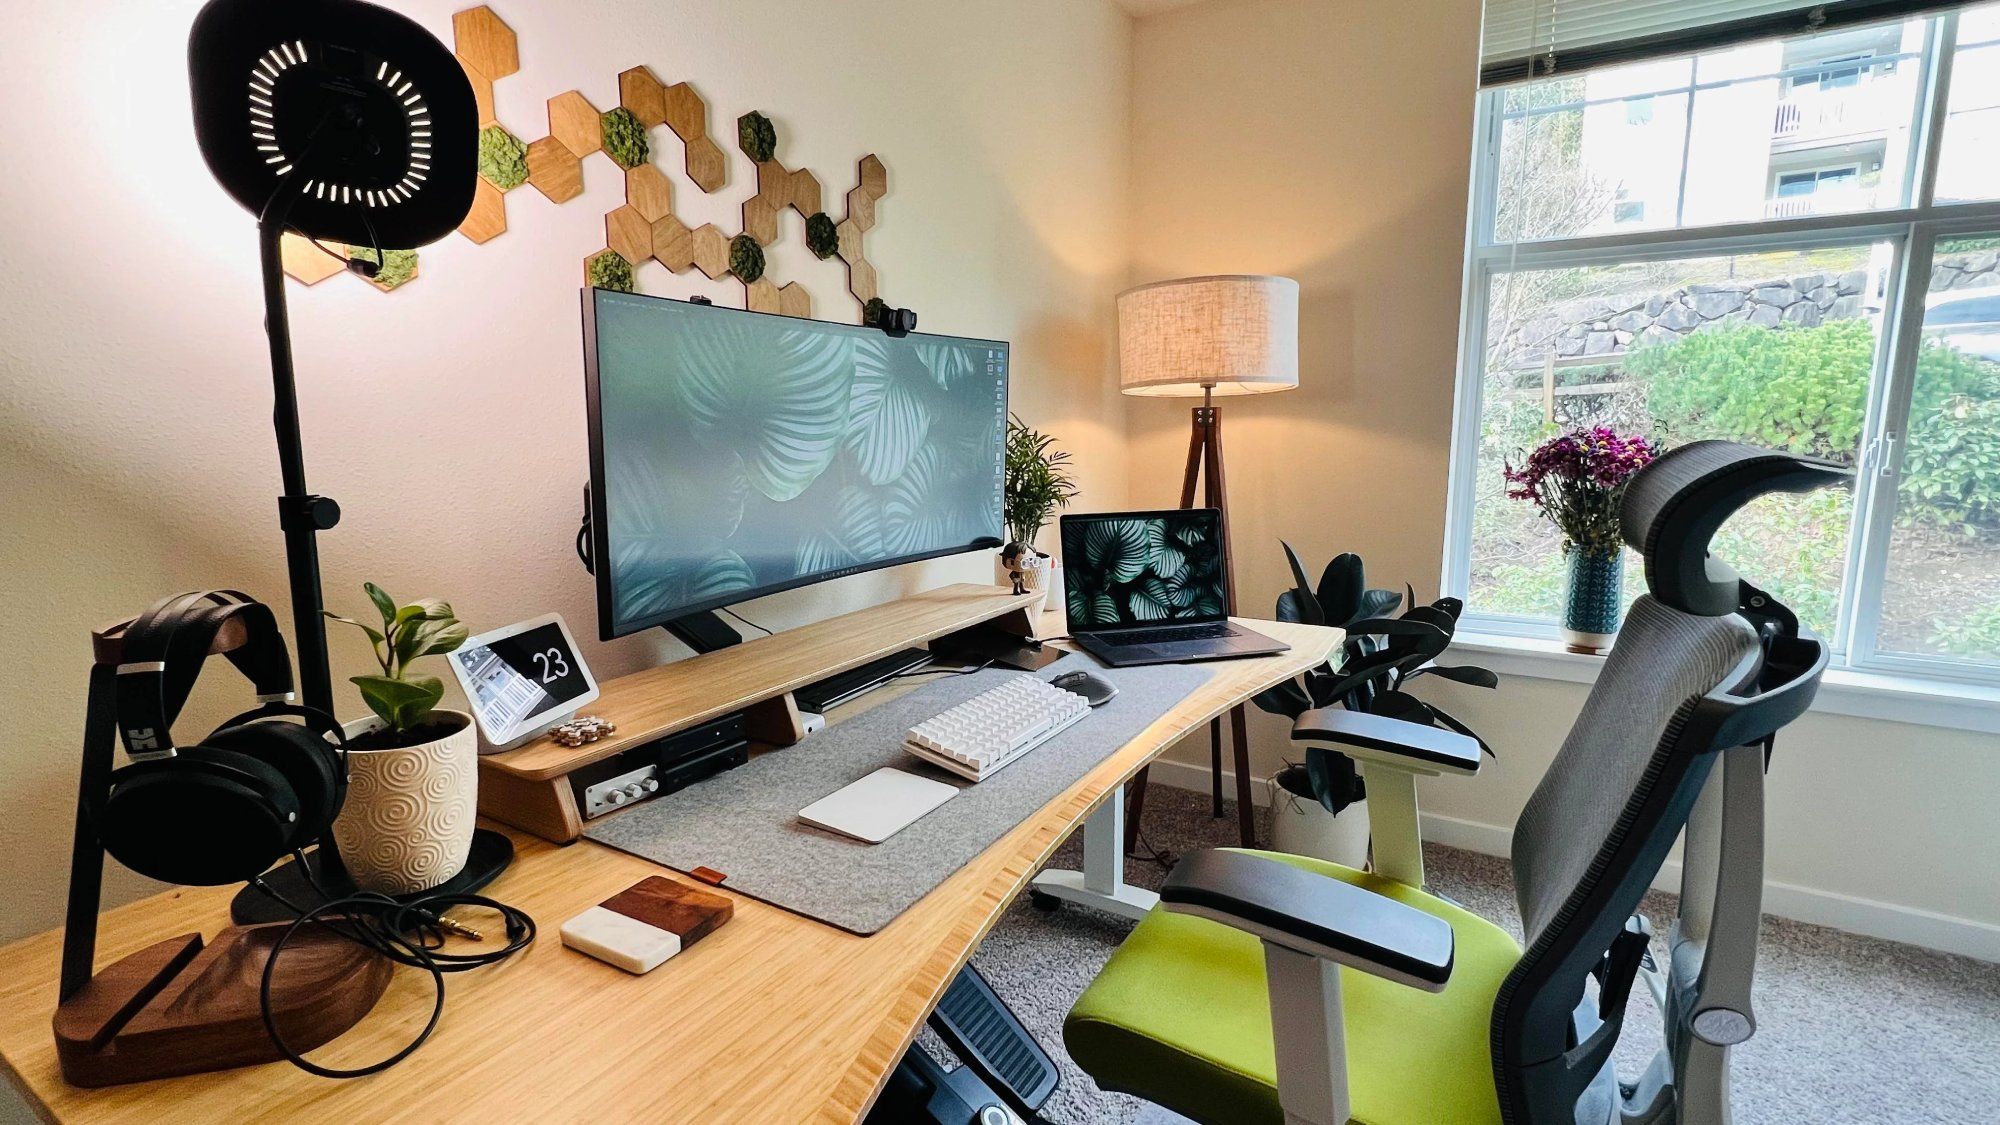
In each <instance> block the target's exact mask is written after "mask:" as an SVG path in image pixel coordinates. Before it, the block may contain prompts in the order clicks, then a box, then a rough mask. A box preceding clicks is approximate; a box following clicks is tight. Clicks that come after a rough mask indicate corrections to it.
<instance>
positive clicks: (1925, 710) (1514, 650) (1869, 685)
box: [1451, 632, 2000, 734]
mask: <svg viewBox="0 0 2000 1125" xmlns="http://www.w3.org/2000/svg"><path fill="white" fill-rule="evenodd" d="M1451 647H1452V649H1453V651H1457V652H1464V653H1468V654H1471V653H1476V654H1478V656H1479V658H1480V659H1479V661H1478V663H1479V664H1480V665H1481V666H1483V667H1486V668H1490V669H1492V670H1493V671H1495V672H1498V673H1500V674H1501V675H1512V676H1527V677H1530V678H1533V679H1539V680H1563V681H1567V682H1569V683H1573V684H1588V683H1595V682H1596V681H1597V671H1598V669H1599V668H1601V667H1603V665H1604V658H1603V657H1601V656H1590V655H1586V654H1583V653H1576V652H1570V651H1569V650H1567V649H1566V648H1564V647H1563V645H1562V642H1560V641H1554V640H1547V639H1543V638H1535V637H1509V636H1504V635H1496V634H1492V633H1468V632H1461V633H1459V634H1458V635H1457V636H1456V637H1455V638H1453V640H1452V645H1451ZM1812 709H1813V710H1814V711H1815V712H1818V713H1820V714H1824V715H1851V716H1854V717H1857V718H1864V719H1882V720H1886V721H1888V722H1896V723H1910V724H1913V725H1915V726H1925V727H1942V728H1944V729H1946V730H1964V731H1979V732H1982V733H1986V734H2000V688H1995V687H1989V686H1986V685H1983V684H1967V683H1948V682H1944V681H1940V680H1930V679H1921V678H1918V677H1914V676H1890V675H1884V674H1883V673H1880V672H1858V671H1854V670H1852V669H1847V668H1832V669H1829V670H1828V671H1827V673H1826V678H1825V679H1824V680H1823V681H1821V683H1820V689H1819V695H1818V697H1817V698H1815V699H1814V700H1813V705H1812Z"/></svg>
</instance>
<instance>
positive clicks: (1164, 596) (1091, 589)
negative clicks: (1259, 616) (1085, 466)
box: [1062, 508, 1291, 667]
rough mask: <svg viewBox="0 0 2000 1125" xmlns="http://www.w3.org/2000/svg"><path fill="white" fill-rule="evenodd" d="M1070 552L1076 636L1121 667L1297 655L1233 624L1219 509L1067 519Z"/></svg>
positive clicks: (1068, 576) (1067, 566)
mask: <svg viewBox="0 0 2000 1125" xmlns="http://www.w3.org/2000/svg"><path fill="white" fill-rule="evenodd" d="M1062 550H1063V574H1064V576H1065V577H1064V583H1065V603H1066V604H1065V608H1066V609H1067V610H1068V613H1069V635H1070V638H1071V639H1072V640H1074V641H1075V642H1076V643H1077V646H1078V647H1079V648H1081V649H1083V650H1084V651H1085V652H1088V653H1089V654H1090V655H1092V656H1095V657H1096V658H1097V659H1099V660H1101V661H1103V662H1104V663H1106V664H1109V665H1111V666H1113V667H1121V666H1130V665H1134V664H1179V663H1184V662H1187V661H1194V660H1227V659H1229V658H1230V657H1236V656H1265V655H1269V654H1270V653H1274V652H1284V651H1285V650H1286V649H1287V648H1289V647H1291V646H1289V645H1286V644H1284V643H1283V642H1281V641H1274V640H1272V639H1271V638H1269V637H1267V636H1264V635H1263V634H1262V633H1255V632H1252V631H1250V630H1249V629H1245V628H1243V627H1242V626H1241V625H1236V624H1233V623H1231V622H1230V620H1229V614H1228V610H1227V599H1226V598H1225V597H1224V595H1223V581H1224V575H1225V573H1226V572H1225V567H1226V565H1227V561H1226V560H1227V556H1226V553H1225V552H1226V547H1225V545H1224V543H1223V541H1222V513H1221V512H1220V511H1218V510H1217V509H1215V508H1179V509H1174V510H1171V511H1164V512H1103V513H1099V514H1095V515H1083V516H1064V517H1063V518H1062Z"/></svg>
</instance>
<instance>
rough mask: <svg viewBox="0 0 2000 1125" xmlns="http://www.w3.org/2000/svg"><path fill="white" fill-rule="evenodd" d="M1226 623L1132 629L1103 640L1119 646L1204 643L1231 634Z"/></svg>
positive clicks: (1213, 622) (1113, 634)
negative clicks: (1183, 642)
mask: <svg viewBox="0 0 2000 1125" xmlns="http://www.w3.org/2000/svg"><path fill="white" fill-rule="evenodd" d="M1233 632H1234V630H1232V629H1231V628H1230V627H1229V623H1228V622H1226V621H1211V622H1208V623H1206V624H1201V625H1163V626H1161V627H1159V628H1157V629H1134V630H1132V631H1131V632H1123V631H1120V632H1117V633H1112V634H1108V635H1106V636H1105V638H1104V639H1105V640H1107V641H1110V642H1112V643H1114V644H1119V645H1163V644H1171V643H1173V642H1174V641H1206V640H1213V639H1214V638H1216V637H1227V636H1229V635H1231V633H1233Z"/></svg>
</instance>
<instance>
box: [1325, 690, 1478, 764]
mask: <svg viewBox="0 0 2000 1125" xmlns="http://www.w3.org/2000/svg"><path fill="white" fill-rule="evenodd" d="M1292 741H1293V742H1326V743H1331V744H1332V745H1334V746H1336V747H1338V748H1339V749H1340V751H1341V753H1343V754H1346V755H1348V756H1349V757H1352V758H1359V759H1361V760H1363V761H1371V762H1380V763H1382V764H1383V765H1386V766H1396V767H1398V768H1401V769H1406V770H1415V771H1417V772H1420V773H1432V774H1436V773H1453V774H1463V775H1471V774H1475V773H1478V772H1479V742H1478V740H1476V739H1471V738H1467V737H1466V736H1464V735H1462V734H1459V733H1458V732H1456V731H1449V730H1444V729H1442V728H1439V727H1427V726H1424V725H1423V724H1421V723H1412V722H1409V721H1407V720H1404V719H1392V718H1389V717H1388V716H1386V715H1370V714H1367V713H1366V712H1363V711H1350V710H1348V709H1347V708H1345V707H1318V708H1315V709H1313V710H1311V711H1307V712H1305V713H1304V714H1302V715H1300V716H1299V717H1298V718H1297V719H1295V720H1293V722H1292Z"/></svg>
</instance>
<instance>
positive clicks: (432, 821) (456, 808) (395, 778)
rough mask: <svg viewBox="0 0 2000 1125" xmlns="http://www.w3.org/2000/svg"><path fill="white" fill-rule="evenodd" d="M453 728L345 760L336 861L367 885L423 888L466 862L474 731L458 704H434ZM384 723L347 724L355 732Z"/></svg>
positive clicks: (474, 803) (475, 770)
mask: <svg viewBox="0 0 2000 1125" xmlns="http://www.w3.org/2000/svg"><path fill="white" fill-rule="evenodd" d="M432 714H434V715H436V716H437V717H439V718H441V719H447V720H453V721H456V722H457V723H458V729H457V730H456V731H454V732H452V733H451V734H448V735H446V736H445V737H443V738H440V739H438V740H436V741H435V742H426V743H424V744H422V745H420V746H406V747H399V748H397V749H394V750H356V751H354V752H352V753H350V754H349V755H348V760H347V771H348V774H347V802H346V804H344V805H342V806H341V809H340V815H339V816H337V817H335V818H334V821H333V839H334V842H335V843H336V844H338V845H339V846H340V861H341V863H343V864H345V865H346V867H347V873H348V874H349V875H351V876H353V877H354V885H355V886H357V887H359V888H361V889H362V890H364V891H375V892H377V893H380V894H389V895H400V894H410V893H413V892H415V891H427V890H429V889H431V888H432V887H435V886H438V885H439V884H441V883H443V882H445V881H446V880H448V879H450V878H452V877H453V876H454V875H457V874H458V873H459V872H460V871H462V870H464V868H465V857H466V855H467V854H468V853H469V852H470V851H471V850H472V830H473V827H474V824H475V822H476V821H477V819H478V816H479V734H478V732H477V730H476V729H475V728H474V727H473V725H472V716H470V715H467V714H466V713H464V712H463V711H435V712H432ZM381 726H382V720H381V719H379V718H375V717H373V716H371V717H369V718H366V719H357V720H355V721H354V722H351V723H348V724H347V725H346V726H345V728H343V729H344V731H345V733H346V735H347V737H348V738H350V739H352V738H355V737H358V736H360V735H364V734H367V733H369V732H370V731H373V730H376V729H378V728H380V727H381Z"/></svg>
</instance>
